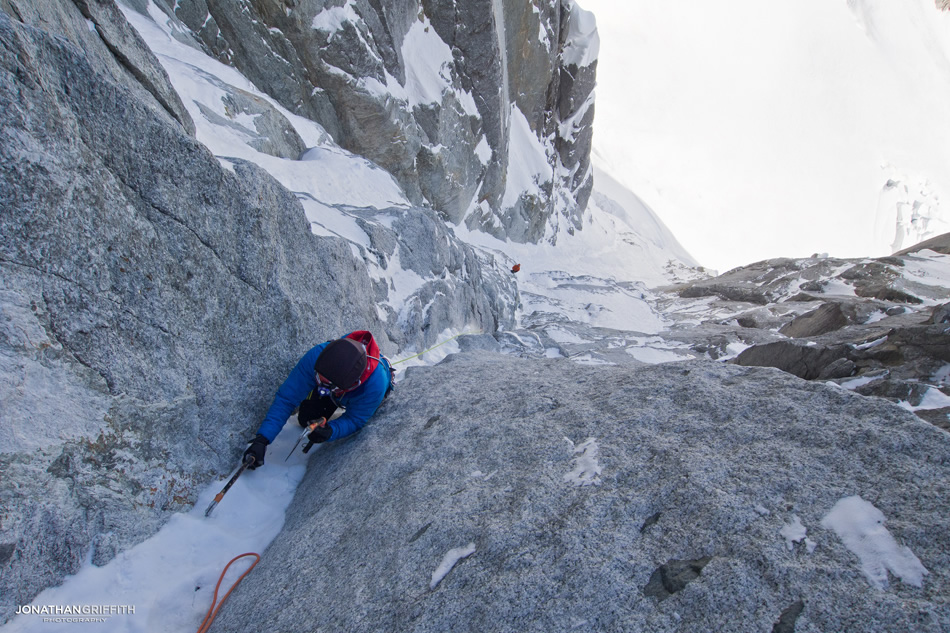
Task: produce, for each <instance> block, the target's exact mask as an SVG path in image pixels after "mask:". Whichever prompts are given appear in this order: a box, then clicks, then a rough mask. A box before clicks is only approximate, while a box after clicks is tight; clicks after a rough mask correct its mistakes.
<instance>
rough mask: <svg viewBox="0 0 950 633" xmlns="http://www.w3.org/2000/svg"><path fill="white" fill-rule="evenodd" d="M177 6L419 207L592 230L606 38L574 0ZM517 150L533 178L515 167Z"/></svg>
mask: <svg viewBox="0 0 950 633" xmlns="http://www.w3.org/2000/svg"><path fill="white" fill-rule="evenodd" d="M129 4H130V6H137V5H138V4H139V3H135V2H130V3H129ZM162 6H163V8H164V9H165V10H166V12H167V13H168V18H169V19H171V20H173V21H174V22H176V23H177V24H178V25H179V29H178V30H179V31H180V32H181V37H182V38H187V39H189V40H191V41H193V42H195V44H196V45H200V46H201V47H202V48H203V49H204V50H206V51H207V52H208V53H209V54H211V55H213V56H215V57H216V58H218V59H219V60H221V61H223V62H225V63H228V64H231V65H233V66H234V67H235V68H237V69H239V70H240V71H241V72H242V73H243V74H244V75H245V76H247V77H248V78H249V79H250V80H251V81H252V82H254V84H255V85H256V86H258V87H259V88H260V89H262V90H264V91H265V92H266V93H267V94H269V95H271V96H272V97H273V98H274V99H276V100H277V101H278V102H279V103H281V104H282V105H283V106H284V107H286V108H287V109H289V110H291V111H292V112H295V113H297V114H300V115H302V116H305V117H307V118H309V119H312V120H314V121H316V122H318V123H320V124H321V125H322V126H323V127H324V128H325V129H326V130H327V132H328V133H329V134H330V135H331V136H332V137H333V139H334V140H335V141H336V142H337V143H339V144H340V145H341V146H342V147H344V148H346V149H347V150H349V151H352V152H354V153H356V154H359V155H361V156H364V157H366V158H368V159H370V160H372V161H373V162H375V163H377V164H378V165H380V166H381V167H383V168H384V169H386V170H387V171H389V172H390V173H392V174H393V175H394V176H395V177H396V179H397V180H398V181H399V183H400V184H401V185H402V186H403V188H404V189H405V190H406V192H407V194H408V195H409V196H410V199H411V200H412V201H413V202H414V203H415V204H420V205H425V206H431V207H432V208H433V209H435V210H437V211H438V212H439V213H440V214H441V216H442V217H443V218H445V219H448V220H449V221H451V222H453V223H456V224H458V223H460V222H462V221H465V222H466V224H467V225H468V226H470V227H472V228H477V229H480V230H484V231H487V232H490V233H493V234H495V235H496V236H498V237H500V238H502V239H504V238H506V237H507V238H510V239H512V240H514V241H518V242H533V241H537V240H538V239H540V238H542V237H544V236H545V235H549V236H550V235H551V234H553V231H554V230H555V229H556V228H557V227H558V225H559V224H560V223H562V222H566V223H567V227H568V229H569V230H574V229H578V228H580V227H581V225H582V215H583V211H584V208H585V207H586V204H587V199H588V198H589V196H590V191H591V187H592V182H593V180H592V172H591V168H590V148H591V138H592V123H593V114H594V110H593V87H594V74H595V69H596V48H597V35H596V30H595V28H594V23H593V18H592V16H591V15H590V14H589V13H587V12H584V11H583V10H581V9H580V8H579V7H577V5H576V4H574V2H573V1H572V0H559V1H558V2H553V3H534V2H528V1H526V0H475V1H471V2H456V0H414V1H412V2H401V1H400V2H395V1H392V0H383V1H382V2H374V1H371V0H354V1H351V2H340V1H334V0H330V1H327V0H301V1H299V2H290V3H282V4H281V3H259V2H251V1H248V0H239V1H237V2H235V1H231V0H228V1H227V2H224V1H221V0H179V1H176V2H174V3H172V2H170V1H166V2H165V3H164V4H163V5H162ZM138 8H139V10H143V8H142V7H141V6H139V7H138ZM515 146H516V147H517V148H518V151H519V154H518V155H517V156H514V157H512V156H511V155H510V149H511V148H512V147H515ZM525 152H528V156H527V157H526V155H525ZM510 161H518V163H519V164H520V165H521V169H520V170H518V171H524V170H525V169H527V171H529V172H532V173H529V174H528V176H529V178H528V179H527V180H525V179H524V178H521V179H516V178H511V177H510V173H511V172H514V171H516V170H512V169H510V165H509V163H510ZM525 163H530V165H529V166H528V167H527V168H525V167H524V164H525Z"/></svg>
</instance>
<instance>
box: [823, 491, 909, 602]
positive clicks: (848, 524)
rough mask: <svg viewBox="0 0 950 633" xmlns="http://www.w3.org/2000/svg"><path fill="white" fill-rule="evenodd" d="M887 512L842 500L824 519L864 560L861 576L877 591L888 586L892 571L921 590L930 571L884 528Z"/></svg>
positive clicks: (854, 498) (859, 501)
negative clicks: (885, 513) (888, 576)
mask: <svg viewBox="0 0 950 633" xmlns="http://www.w3.org/2000/svg"><path fill="white" fill-rule="evenodd" d="M884 522H885V518H884V513H883V512H881V511H880V510H878V509H877V508H875V507H874V506H873V505H872V504H870V503H868V502H867V501H865V500H864V499H862V498H861V497H859V496H852V497H845V498H844V499H841V500H839V501H838V502H837V503H836V504H835V505H834V507H833V508H831V511H830V512H828V514H827V515H825V517H824V518H823V519H822V520H821V525H822V527H824V528H827V529H829V530H833V531H834V532H835V534H837V535H838V538H840V539H841V542H842V543H844V545H845V547H847V548H848V549H849V550H851V552H852V553H853V554H855V555H856V556H857V557H858V559H859V560H860V561H861V573H863V574H864V576H865V577H866V578H867V579H868V582H870V583H871V585H872V586H874V587H875V588H877V589H880V590H884V589H885V588H886V587H887V573H888V572H891V573H892V574H894V575H895V576H897V577H898V578H900V580H901V581H902V582H904V583H907V584H909V585H913V586H915V587H920V586H922V585H923V579H924V576H925V575H926V574H927V573H928V571H927V570H926V569H925V568H924V566H923V565H922V564H921V562H920V560H918V558H917V557H916V556H915V555H914V553H913V552H912V551H911V550H910V548H909V547H906V546H902V545H898V543H897V541H896V540H894V537H893V536H892V535H891V533H890V532H889V531H888V530H887V528H885V527H884Z"/></svg>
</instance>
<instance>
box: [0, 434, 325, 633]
mask: <svg viewBox="0 0 950 633" xmlns="http://www.w3.org/2000/svg"><path fill="white" fill-rule="evenodd" d="M298 431H299V429H298V428H297V425H296V423H295V422H294V423H288V424H287V426H285V427H284V430H283V431H282V432H281V433H280V435H278V436H277V438H276V439H275V440H274V443H273V444H271V446H270V447H268V449H267V456H266V463H265V465H264V466H263V467H262V468H258V469H257V470H253V471H245V472H244V474H242V475H241V476H240V477H239V478H238V480H237V481H236V482H235V484H234V485H233V486H232V487H231V489H230V490H229V491H228V493H227V494H226V495H225V496H224V497H223V498H222V499H221V501H220V502H219V503H218V505H217V507H216V508H215V509H214V511H213V512H212V514H211V516H210V517H207V518H206V517H205V516H204V513H205V509H206V508H207V507H208V505H209V504H210V503H211V501H212V500H213V499H214V496H215V495H216V494H217V493H218V492H220V491H221V489H222V488H223V486H224V484H225V483H226V482H227V480H228V479H230V476H231V475H230V474H229V475H228V476H227V477H225V478H223V479H222V480H220V481H218V482H215V483H214V484H212V485H210V486H208V487H207V488H206V489H205V490H204V491H203V492H202V493H201V494H200V495H199V496H198V501H197V502H196V503H195V506H194V507H193V508H192V509H191V510H190V511H189V512H184V513H179V514H175V515H174V516H172V518H171V519H170V520H169V521H168V522H167V523H166V524H165V525H164V526H163V527H162V529H161V530H160V531H159V532H158V533H157V534H156V535H155V536H153V537H152V538H150V539H148V540H146V541H144V542H142V543H140V544H139V545H136V546H135V547H133V548H131V549H129V550H126V551H125V552H122V553H120V554H119V555H118V556H116V557H115V558H114V559H112V561H110V562H109V563H108V564H106V565H103V566H102V567H96V566H95V565H93V564H92V563H91V562H89V561H87V563H86V564H85V565H84V566H83V567H82V569H81V570H80V571H79V573H77V574H76V575H74V576H69V577H67V578H66V580H65V582H63V584H62V585H60V586H58V587H51V588H49V589H46V590H44V591H43V592H42V593H40V594H39V595H38V596H37V597H36V598H35V599H34V600H33V603H32V604H33V605H98V604H103V602H104V601H107V602H108V603H109V604H112V605H131V606H133V607H134V613H133V614H129V615H113V616H111V617H110V618H109V620H108V625H109V628H108V630H109V631H110V632H113V633H140V632H141V633H165V632H167V633H180V632H181V631H194V630H196V629H197V628H198V626H199V624H201V621H202V619H204V616H205V613H206V612H207V610H208V607H209V606H210V605H211V600H212V595H213V593H214V586H215V583H217V580H218V576H219V575H220V573H221V571H222V570H223V569H224V567H225V565H227V563H228V561H230V560H231V559H232V558H233V557H234V556H237V555H238V554H242V553H244V552H263V551H264V550H265V549H266V548H267V545H268V544H269V543H270V542H271V541H272V540H273V539H274V537H275V536H277V534H278V532H280V530H281V528H282V527H283V523H284V512H285V510H286V509H287V507H288V506H289V505H290V503H291V501H292V500H293V497H294V492H295V490H296V488H297V484H298V483H299V482H300V480H301V479H302V478H303V475H304V472H305V471H306V462H307V459H308V458H310V457H313V456H314V455H318V454H319V453H320V451H319V447H317V448H316V449H315V450H312V451H310V453H309V454H308V455H304V454H303V452H302V451H301V450H300V449H299V448H298V449H297V450H296V451H295V452H294V453H293V454H291V455H290V458H289V459H288V460H287V461H284V458H285V457H286V456H287V455H288V454H290V449H291V447H293V445H294V442H296V440H297V436H298V435H299V432H298ZM244 561H247V562H244ZM250 562H253V560H252V559H242V561H239V562H236V563H235V564H234V565H233V566H232V567H231V569H230V570H229V571H228V575H227V576H226V577H225V580H224V581H223V582H222V587H224V589H223V590H222V591H221V595H223V593H224V592H226V591H227V587H229V586H230V584H231V583H232V582H233V581H234V580H235V579H236V578H237V576H239V575H240V574H241V573H242V572H243V571H244V570H245V569H247V567H248V565H249V564H250ZM251 573H253V572H251ZM39 617H40V616H35V615H21V616H18V617H16V618H14V619H13V620H11V621H10V622H8V623H7V624H6V625H5V626H3V627H2V628H0V631H3V633H15V632H18V631H35V630H37V627H38V626H40V620H39ZM41 624H42V630H43V631H46V632H49V633H55V632H57V631H73V630H75V624H76V623H75V622H68V621H63V622H42V623H41Z"/></svg>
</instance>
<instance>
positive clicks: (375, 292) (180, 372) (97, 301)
mask: <svg viewBox="0 0 950 633" xmlns="http://www.w3.org/2000/svg"><path fill="white" fill-rule="evenodd" d="M0 9H2V10H0V133H2V138H3V142H2V143H0V234H2V235H3V240H2V244H0V310H2V316H3V318H2V319H0V323H2V325H0V376H2V380H0V416H2V424H0V451H2V452H0V513H2V514H0V569H2V573H0V596H2V604H0V619H3V620H5V619H6V618H7V617H8V616H9V614H10V613H11V612H12V610H13V608H14V605H16V604H25V603H27V602H29V600H30V599H32V597H33V596H34V595H36V593H37V592H38V591H40V590H41V589H43V588H44V587H47V586H49V585H51V584H56V583H57V582H59V581H60V580H61V579H62V577H63V576H64V575H65V574H68V573H73V572H75V571H77V569H78V568H79V566H80V565H81V563H82V561H84V560H86V559H88V558H89V557H90V556H91V557H92V560H93V562H95V563H97V564H99V563H103V562H105V561H108V560H109V559H111V558H112V557H113V556H114V555H115V554H116V553H117V552H119V551H122V550H123V549H125V548H126V547H128V546H129V545H130V544H132V543H135V542H138V541H140V540H141V539H143V538H145V537H146V536H148V535H149V534H151V533H152V532H154V531H155V530H156V529H157V528H158V526H160V525H161V523H162V522H163V521H164V519H165V518H167V516H168V515H169V514H170V513H172V512H175V511H177V510H180V509H182V508H187V507H189V506H190V505H191V504H192V503H193V502H194V499H195V497H196V495H197V489H198V488H199V487H200V486H201V485H203V484H204V483H205V482H207V481H208V480H209V479H211V478H213V477H216V476H219V475H220V474H222V473H225V472H227V470H228V469H229V468H230V467H231V465H232V464H233V462H234V459H235V457H236V456H237V455H238V454H239V452H240V450H241V448H242V447H243V445H244V442H245V440H246V439H247V438H248V437H249V436H252V435H253V432H254V430H255V429H256V427H257V425H258V424H259V422H260V419H261V417H262V416H263V413H264V411H265V410H266V408H267V406H268V405H269V404H270V401H271V399H272V397H273V393H274V391H275V390H276V388H277V386H278V385H279V384H280V382H281V381H282V380H283V378H284V377H285V376H286V374H287V372H288V371H289V369H290V368H291V367H292V366H293V364H294V363H295V362H296V360H297V359H298V358H299V357H300V355H302V354H303V352H305V351H306V350H307V349H309V348H310V347H311V346H312V345H314V344H316V343H319V342H322V341H324V340H327V339H330V338H334V337H336V336H339V335H341V334H343V333H345V332H347V331H349V330H352V329H357V328H365V329H369V330H372V331H373V332H374V333H375V334H376V335H377V337H378V338H379V340H380V343H381V345H382V346H383V349H384V351H387V352H389V353H392V352H393V351H394V349H395V348H396V346H397V345H398V346H404V345H414V346H417V347H419V346H423V345H426V344H431V343H433V342H434V340H435V338H436V337H437V336H438V335H439V333H440V332H442V331H443V330H445V329H446V328H456V329H460V328H462V327H465V326H470V327H475V328H481V329H484V330H486V331H493V330H494V329H496V328H497V327H499V326H504V325H505V324H508V323H511V321H512V319H513V313H514V309H515V307H516V303H517V302H516V299H515V293H516V291H515V288H514V284H513V281H512V280H511V275H510V274H508V273H507V271H505V270H503V269H501V268H500V267H499V266H498V265H496V264H495V263H494V261H493V260H492V258H491V257H490V256H486V255H483V254H480V253H478V252H476V251H474V250H473V249H472V248H471V247H469V246H467V245H464V244H462V243H461V242H460V241H459V240H457V239H456V238H455V236H454V235H452V233H451V232H450V231H448V230H447V229H446V227H445V225H444V223H443V222H442V220H441V219H440V218H439V217H438V216H437V215H436V214H435V212H434V211H433V210H431V209H425V208H422V207H411V206H406V207H400V208H399V209H398V210H393V211H391V213H390V216H387V219H386V220H385V221H382V222H376V221H374V220H373V218H374V217H375V216H374V213H376V212H378V213H380V214H383V215H385V214H386V213H387V210H386V209H376V210H372V212H370V211H367V212H366V218H365V219H364V218H356V219H355V220H354V223H356V224H357V225H359V226H362V227H363V229H362V230H364V231H365V233H366V235H367V238H366V240H367V241H366V245H365V246H360V247H357V246H354V245H353V244H352V243H349V242H347V241H345V240H343V239H340V238H338V237H322V236H317V235H314V234H313V233H312V232H311V227H310V225H309V224H308V222H307V219H306V216H305V212H304V209H303V208H302V207H301V203H300V201H299V200H298V198H297V196H296V195H294V194H293V193H291V192H290V191H288V190H287V189H286V188H285V187H284V186H282V185H281V184H280V183H278V182H277V181H276V180H275V179H274V178H273V177H271V176H270V175H269V174H268V173H266V172H265V171H263V170H262V169H261V168H259V167H257V166H255V165H254V164H251V163H249V162H246V161H242V160H239V159H227V160H225V159H222V158H220V157H216V156H215V155H213V154H212V153H211V152H210V151H209V150H208V149H207V148H206V147H205V146H204V145H202V144H201V143H199V142H198V141H197V140H196V139H195V137H194V135H195V120H194V119H193V118H192V116H191V115H190V114H189V111H188V109H187V108H185V107H184V104H183V102H182V100H181V98H180V97H179V96H178V94H177V93H176V92H175V89H174V88H173V87H172V85H171V83H170V81H169V78H168V76H167V75H166V73H165V71H164V70H163V68H162V66H161V65H160V63H159V62H158V60H157V59H156V58H155V56H154V55H153V54H152V52H151V51H150V50H149V48H148V47H147V46H146V45H145V43H144V42H143V41H142V40H141V39H140V37H139V36H138V34H137V33H136V31H135V30H134V29H132V27H131V26H129V24H128V23H127V22H126V20H125V18H124V16H123V14H122V12H121V11H120V10H119V8H118V7H117V6H116V5H115V4H114V3H112V2H108V1H103V2H99V1H89V2H86V1H83V0H77V1H76V2H65V1H62V0H60V1H50V2H34V1H33V0H30V1H29V2H27V1H22V0H4V1H3V2H2V3H0ZM153 9H154V7H153ZM226 98H227V99H229V102H228V103H229V107H231V108H232V109H233V110H234V111H238V112H249V113H250V112H253V115H252V116H254V117H255V118H254V120H255V122H256V124H257V133H258V135H257V136H255V137H253V138H250V139H249V141H248V144H258V145H259V147H260V148H261V151H266V152H268V153H271V154H273V155H288V154H292V153H294V151H295V150H294V148H297V149H298V150H299V149H301V147H302V146H301V145H300V143H301V141H300V139H299V138H294V137H293V136H292V135H287V134H285V132H287V131H288V130H291V129H292V128H291V126H290V125H289V123H287V121H286V119H285V118H283V115H280V114H279V113H278V112H277V111H276V110H275V109H274V108H273V107H268V105H267V104H264V103H262V102H261V100H255V99H254V98H252V97H251V96H249V95H247V94H245V93H242V92H241V91H239V90H232V91H230V92H228V93H226ZM255 108H256V110H255ZM390 141H391V139H390ZM394 266H396V267H399V266H401V269H404V270H406V271H411V274H413V275H414V277H413V279H414V280H415V281H414V286H413V288H412V289H411V292H406V293H405V296H403V295H400V296H399V297H395V296H394V294H393V293H394V289H393V288H392V287H391V285H390V283H389V282H388V281H387V279H386V278H384V277H383V276H382V275H381V274H379V271H385V270H386V269H387V268H388V269H390V273H391V272H392V270H393V269H394Z"/></svg>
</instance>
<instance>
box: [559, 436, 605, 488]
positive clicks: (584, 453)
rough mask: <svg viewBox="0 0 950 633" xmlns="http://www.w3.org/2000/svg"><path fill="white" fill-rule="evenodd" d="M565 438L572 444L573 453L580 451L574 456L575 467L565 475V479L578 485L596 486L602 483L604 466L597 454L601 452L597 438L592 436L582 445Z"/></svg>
mask: <svg viewBox="0 0 950 633" xmlns="http://www.w3.org/2000/svg"><path fill="white" fill-rule="evenodd" d="M564 439H565V440H567V442H568V444H570V445H571V451H572V452H573V453H575V454H577V453H580V454H579V455H578V456H577V457H575V458H574V469H573V470H572V471H571V472H569V473H567V474H566V475H564V481H567V482H570V483H572V484H575V485H577V486H595V485H598V484H600V472H601V470H602V468H601V466H600V463H599V462H598V461H597V455H598V454H599V453H600V447H599V446H597V440H596V439H595V438H593V437H591V438H588V439H587V441H585V442H584V443H583V444H581V445H580V446H574V442H572V441H571V440H569V439H567V438H564Z"/></svg>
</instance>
